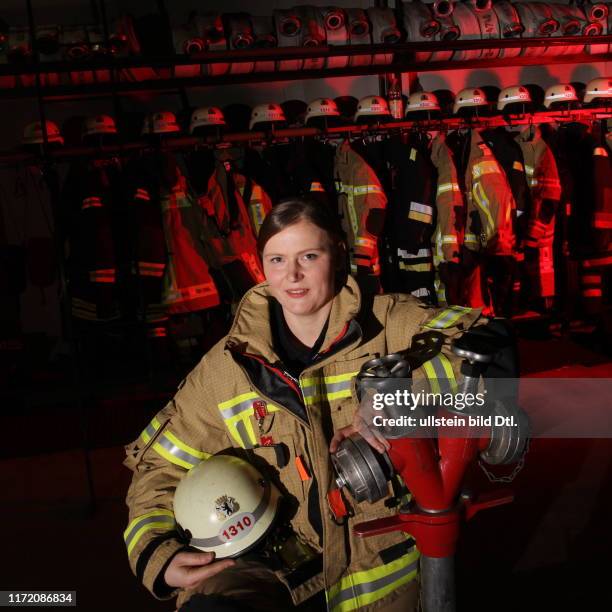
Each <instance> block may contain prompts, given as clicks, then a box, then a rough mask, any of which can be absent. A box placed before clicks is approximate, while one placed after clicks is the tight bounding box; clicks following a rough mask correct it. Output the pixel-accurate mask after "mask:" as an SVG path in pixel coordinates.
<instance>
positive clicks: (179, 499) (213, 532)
mask: <svg viewBox="0 0 612 612" xmlns="http://www.w3.org/2000/svg"><path fill="white" fill-rule="evenodd" d="M280 499H281V495H280V493H279V491H278V489H277V488H276V487H275V486H274V484H273V483H272V482H270V481H269V480H268V479H266V478H264V477H263V476H262V475H261V474H260V473H259V471H258V470H257V469H255V468H254V467H253V466H252V465H251V464H250V463H247V462H246V461H244V460H242V459H239V458H238V457H230V456H227V455H213V456H212V457H210V458H208V459H205V460H204V461H202V462H201V463H199V464H198V465H196V466H195V467H194V468H192V469H191V470H189V472H187V474H186V475H185V476H184V477H183V479H182V480H181V481H180V482H179V484H178V486H177V487H176V491H175V493H174V516H175V518H176V522H177V524H178V526H179V531H182V533H183V534H184V536H185V538H186V539H188V540H189V544H190V545H191V546H193V547H195V548H199V549H200V550H204V551H206V552H214V553H215V557H216V558H217V559H226V558H231V557H237V556H239V555H241V554H243V553H245V552H247V551H248V550H250V549H252V548H253V547H254V546H256V545H257V544H258V543H260V542H261V541H262V540H263V538H264V537H265V536H266V535H267V534H268V532H269V531H270V528H271V527H272V525H273V523H274V519H275V518H276V515H277V512H278V509H279V503H280Z"/></svg>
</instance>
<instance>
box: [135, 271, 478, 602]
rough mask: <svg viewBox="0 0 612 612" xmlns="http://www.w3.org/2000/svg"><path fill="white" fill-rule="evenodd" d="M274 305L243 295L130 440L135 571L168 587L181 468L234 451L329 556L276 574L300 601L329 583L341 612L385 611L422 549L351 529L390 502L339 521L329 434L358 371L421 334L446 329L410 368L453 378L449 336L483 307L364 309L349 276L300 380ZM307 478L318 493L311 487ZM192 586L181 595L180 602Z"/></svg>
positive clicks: (423, 375)
mask: <svg viewBox="0 0 612 612" xmlns="http://www.w3.org/2000/svg"><path fill="white" fill-rule="evenodd" d="M268 303H269V296H268V292H267V286H266V284H265V283H264V284H261V285H258V286H256V287H254V288H253V289H251V290H250V291H249V292H248V293H247V294H246V295H245V296H244V298H243V299H242V301H241V303H240V305H239V307H238V311H237V313H236V317H235V320H234V324H233V326H232V328H231V330H230V332H229V334H228V336H227V337H226V338H224V339H223V340H222V341H221V342H219V343H218V344H217V345H216V346H214V347H213V348H212V349H211V350H210V351H209V353H207V354H206V355H205V356H204V358H203V359H202V360H201V361H200V363H199V364H198V365H197V366H196V367H195V368H194V370H193V371H192V372H191V373H190V374H189V376H188V377H187V378H186V379H185V381H183V383H182V384H181V386H180V388H179V390H178V391H177V393H176V395H175V397H174V399H173V400H172V401H170V403H169V404H168V405H167V406H166V407H165V408H164V409H163V410H161V411H160V412H159V413H158V414H157V415H156V416H155V418H154V419H153V420H152V421H151V422H150V423H149V425H148V426H147V427H146V428H145V430H144V431H143V432H142V434H141V435H140V437H139V438H138V439H137V440H136V441H135V442H134V443H132V444H131V445H129V446H128V447H127V459H126V461H125V464H126V465H127V466H128V467H129V468H130V469H132V470H133V472H134V476H133V480H132V484H131V487H130V489H129V493H128V496H127V505H128V507H129V520H128V527H127V529H126V531H125V541H126V546H127V550H128V555H129V560H130V564H131V567H132V570H133V571H134V573H135V574H136V575H137V576H138V578H139V579H140V580H142V582H143V583H144V585H145V586H146V587H147V588H148V589H149V590H150V591H151V592H152V593H153V594H154V595H155V596H156V597H160V598H165V597H168V596H170V594H169V593H167V592H163V591H160V589H159V581H158V583H157V585H156V579H157V578H158V576H159V574H160V572H161V570H162V569H163V568H164V565H165V564H166V563H167V561H168V560H169V559H170V558H171V557H172V555H174V554H175V553H176V552H177V551H178V550H179V549H181V548H182V547H183V546H184V545H183V544H181V543H180V542H179V541H178V540H177V532H176V526H175V522H174V516H173V512H172V498H173V491H174V488H175V486H176V484H177V482H178V481H179V480H180V478H181V477H182V476H183V475H184V474H185V472H186V470H189V469H191V468H192V467H193V466H194V465H196V464H197V463H198V462H200V461H202V460H203V459H205V458H207V457H208V456H209V455H211V454H214V453H218V452H220V451H227V449H230V448H231V449H234V452H237V453H239V454H242V456H245V457H247V458H248V459H249V460H251V461H253V462H254V463H255V464H256V465H257V466H258V467H259V468H260V469H264V470H266V471H267V472H268V473H271V474H272V475H273V478H274V479H275V480H276V482H277V484H278V486H279V488H280V490H281V491H282V492H283V493H284V495H285V496H286V497H288V498H289V499H291V500H292V502H293V508H294V515H293V518H292V520H291V524H292V526H293V529H294V531H295V532H296V534H297V536H298V537H299V538H301V539H302V540H303V541H304V542H306V543H307V544H308V545H310V546H311V547H312V548H314V549H316V550H317V551H320V552H321V553H322V556H321V559H322V564H321V566H320V567H319V568H318V569H316V570H313V572H312V573H311V574H312V575H306V576H303V575H302V576H300V577H299V579H298V578H296V576H292V575H291V574H288V573H283V572H282V571H279V572H278V573H277V575H278V577H279V579H280V580H281V581H283V582H284V583H285V584H286V585H287V588H288V589H289V590H290V592H291V595H292V597H293V600H294V602H295V603H299V602H302V601H304V600H306V599H307V598H308V597H310V596H311V595H313V594H315V593H317V592H318V591H320V590H321V589H325V591H326V596H327V602H328V608H329V610H332V611H334V612H345V611H348V610H355V609H361V610H376V609H380V608H382V607H384V606H385V605H386V604H388V603H390V602H391V601H393V600H394V599H395V598H396V597H398V596H399V594H401V593H402V591H403V590H405V589H407V588H408V586H409V583H410V582H411V581H413V580H414V579H415V577H416V575H417V571H418V569H417V565H418V557H419V552H418V550H417V549H416V547H415V545H414V541H413V540H412V538H409V537H407V536H406V535H405V534H402V533H392V534H387V535H382V536H376V537H371V538H358V537H356V536H355V535H354V534H353V530H352V526H353V525H354V524H355V523H358V522H362V521H364V520H368V519H373V518H380V517H383V516H387V515H389V514H390V513H393V512H394V510H393V509H388V508H386V507H385V506H384V504H383V501H380V502H377V503H376V504H372V505H370V504H368V503H363V504H360V505H357V504H353V506H354V510H355V516H354V517H352V518H351V519H349V521H348V523H347V524H344V525H338V524H336V523H335V522H334V521H333V520H332V518H331V513H330V510H329V507H328V504H327V497H326V496H327V493H328V491H329V489H330V488H332V487H333V486H334V474H333V470H332V465H331V461H330V455H329V443H330V440H331V438H332V436H333V434H334V432H336V431H337V430H338V429H340V428H342V427H345V426H346V425H349V424H350V423H351V422H352V419H353V413H354V410H355V407H356V405H357V402H356V398H355V391H354V383H353V379H354V377H355V375H356V374H357V372H358V371H359V369H360V367H361V365H362V364H363V363H364V362H365V361H367V360H369V359H372V358H373V357H375V356H380V355H385V354H388V353H392V352H396V351H399V350H402V349H406V348H408V347H409V346H410V343H411V339H412V337H413V336H414V335H415V334H417V333H420V332H426V331H430V332H432V331H435V332H439V333H442V334H443V335H444V337H445V346H444V347H443V349H442V352H441V353H439V354H438V355H437V356H436V357H434V358H433V359H432V360H431V361H428V362H427V363H426V364H425V365H424V366H423V367H421V368H419V369H418V370H416V371H415V372H414V375H413V376H414V378H415V379H420V380H421V382H426V381H427V379H431V378H432V377H434V378H435V377H436V376H438V377H440V378H450V377H452V376H453V373H454V374H456V375H457V377H458V375H459V365H460V364H459V360H457V358H456V357H454V356H453V355H452V353H451V352H450V350H449V346H448V344H449V343H450V340H451V339H452V338H453V337H455V336H457V335H460V334H461V333H462V332H463V331H464V330H466V329H467V328H469V327H470V326H471V325H472V324H473V323H474V322H475V321H476V319H477V318H478V316H479V312H478V311H474V310H471V309H469V308H462V307H457V306H455V307H452V308H448V309H446V310H434V309H430V308H427V307H425V306H423V305H422V304H421V303H420V302H418V300H417V299H416V298H413V297H412V296H409V295H402V294H394V295H383V296H376V297H374V298H373V301H371V302H370V303H369V304H368V305H367V306H363V305H362V303H361V297H360V293H359V289H358V287H357V285H356V283H355V282H354V281H353V280H352V279H351V278H349V279H348V281H347V284H346V285H345V286H344V287H343V289H342V290H341V291H340V292H339V293H338V295H337V296H336V297H335V298H334V302H333V306H332V310H331V314H330V320H329V325H328V329H327V334H326V338H325V340H324V343H323V345H322V346H323V348H322V350H321V353H320V356H319V358H318V360H317V361H316V362H315V364H314V365H311V366H310V367H308V368H307V369H306V370H305V371H304V372H303V373H302V374H301V375H300V378H299V381H297V383H298V384H297V385H296V384H294V383H292V381H291V380H290V379H289V378H287V377H286V376H285V375H284V374H283V373H282V371H281V370H280V369H278V368H279V359H278V357H277V356H276V354H275V352H274V347H273V346H272V338H271V330H270V323H269V307H268ZM433 386H434V388H435V383H434V385H433ZM257 400H263V401H265V402H266V403H267V409H268V413H269V414H268V416H266V418H265V423H264V429H265V431H266V433H267V434H268V435H271V436H272V437H273V438H274V440H275V441H282V442H283V443H284V444H285V445H286V446H287V447H288V450H289V454H290V458H289V460H288V462H287V463H286V465H285V466H284V467H278V465H277V463H276V461H275V453H274V449H273V448H270V447H265V446H259V429H258V426H257V422H256V418H255V415H254V412H253V402H255V401H257ZM296 403H300V404H301V405H302V406H303V407H305V409H306V413H307V416H308V420H307V421H306V420H303V419H301V418H300V417H298V416H296V415H295V414H294V412H292V411H291V410H290V407H291V406H292V405H295V404H296ZM249 449H250V450H249ZM298 457H299V458H300V463H301V464H302V465H303V466H305V468H306V470H307V472H308V473H309V474H310V475H311V476H312V477H311V478H309V479H306V480H304V479H303V472H302V477H300V473H299V471H298V469H297V467H296V461H295V460H296V458H298ZM312 487H316V491H313V492H311V488H312ZM315 493H316V495H314V499H315V500H316V499H318V505H319V509H320V513H321V516H322V522H323V537H322V541H321V542H320V541H319V536H318V534H317V533H316V531H315V529H314V527H313V525H312V522H311V517H310V515H309V499H311V498H312V497H313V494H315ZM311 504H312V499H311ZM310 511H312V508H311V509H310ZM264 588H265V587H264ZM173 594H174V595H175V594H176V592H175V593H173ZM190 595H191V593H190V592H181V593H179V602H178V603H179V605H180V604H181V603H182V602H184V601H186V600H187V599H188V598H189V596H190Z"/></svg>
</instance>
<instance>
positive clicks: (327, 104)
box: [304, 98, 340, 123]
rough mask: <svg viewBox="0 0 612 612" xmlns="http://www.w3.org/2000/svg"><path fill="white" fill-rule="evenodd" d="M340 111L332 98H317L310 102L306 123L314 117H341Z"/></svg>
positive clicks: (305, 118) (305, 117)
mask: <svg viewBox="0 0 612 612" xmlns="http://www.w3.org/2000/svg"><path fill="white" fill-rule="evenodd" d="M339 116H340V111H339V110H338V106H337V105H336V103H335V102H334V100H332V99H331V98H317V99H316V100H313V101H312V102H310V103H309V104H308V108H307V109H306V115H305V116H304V123H308V120H309V119H313V118H314V117H339Z"/></svg>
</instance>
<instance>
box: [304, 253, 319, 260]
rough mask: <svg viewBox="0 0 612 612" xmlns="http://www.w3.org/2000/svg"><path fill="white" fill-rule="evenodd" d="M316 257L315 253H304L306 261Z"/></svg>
mask: <svg viewBox="0 0 612 612" xmlns="http://www.w3.org/2000/svg"><path fill="white" fill-rule="evenodd" d="M316 258H317V254H316V253H306V255H304V259H306V260H308V261H313V260H314V259H316Z"/></svg>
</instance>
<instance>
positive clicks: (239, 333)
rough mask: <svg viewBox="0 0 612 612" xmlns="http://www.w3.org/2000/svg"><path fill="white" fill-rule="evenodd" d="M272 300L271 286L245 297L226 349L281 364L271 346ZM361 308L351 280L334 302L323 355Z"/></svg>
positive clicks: (247, 294)
mask: <svg viewBox="0 0 612 612" xmlns="http://www.w3.org/2000/svg"><path fill="white" fill-rule="evenodd" d="M270 299H271V296H270V293H269V291H268V283H260V284H259V285H256V286H255V287H253V288H252V289H250V290H249V291H247V292H246V293H245V294H244V296H243V298H242V300H241V301H240V304H239V305H238V308H237V310H236V316H235V317H234V323H233V324H232V327H231V329H230V331H229V334H228V335H227V340H226V343H225V348H226V349H229V350H233V351H238V352H240V353H249V354H251V355H257V356H259V357H263V358H264V359H265V360H266V361H268V362H269V363H275V362H276V361H278V356H277V354H276V352H275V350H274V346H273V343H272V329H271V326H270V308H269V301H270ZM360 308H361V293H360V291H359V287H358V286H357V283H356V282H355V280H354V279H353V278H352V277H350V276H349V277H348V278H347V281H346V284H345V285H344V287H342V289H341V290H340V291H339V292H338V293H337V294H336V296H335V297H334V299H333V303H332V308H331V312H330V314H329V324H328V326H327V333H326V335H325V340H324V341H323V345H322V347H321V353H324V352H326V351H327V350H329V348H330V346H331V345H332V344H333V343H334V341H335V340H337V339H338V338H339V337H340V336H341V335H342V334H343V333H344V332H345V331H346V328H347V323H348V322H349V321H351V320H352V319H355V318H356V317H357V315H358V314H359V310H360Z"/></svg>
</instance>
